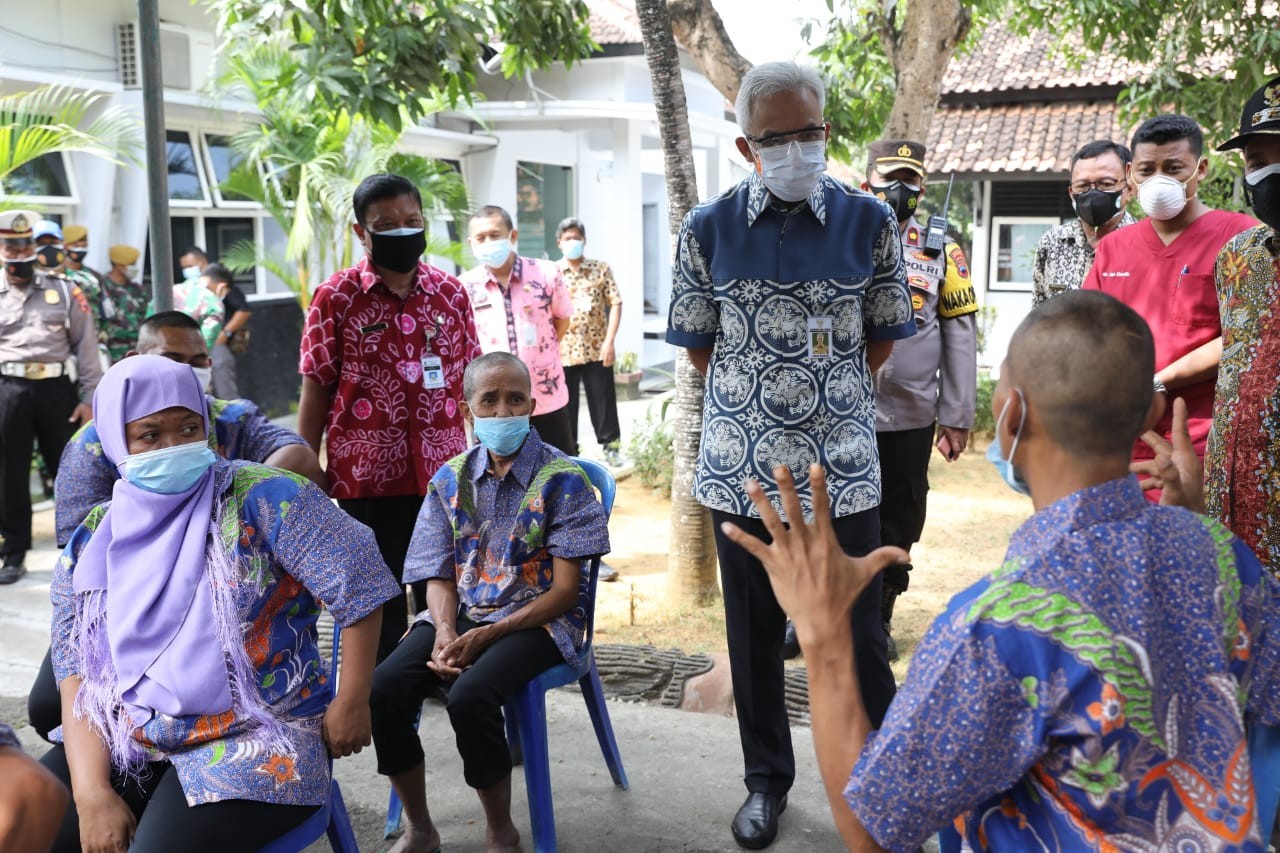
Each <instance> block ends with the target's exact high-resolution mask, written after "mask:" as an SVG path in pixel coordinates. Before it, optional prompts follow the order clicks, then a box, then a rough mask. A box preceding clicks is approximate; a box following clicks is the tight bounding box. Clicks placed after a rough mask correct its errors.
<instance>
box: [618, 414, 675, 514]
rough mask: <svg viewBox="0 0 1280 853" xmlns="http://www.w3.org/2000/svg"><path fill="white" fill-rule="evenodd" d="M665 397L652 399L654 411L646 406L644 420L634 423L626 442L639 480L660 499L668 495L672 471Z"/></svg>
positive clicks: (672, 449)
mask: <svg viewBox="0 0 1280 853" xmlns="http://www.w3.org/2000/svg"><path fill="white" fill-rule="evenodd" d="M669 402H670V401H669V400H662V401H660V402H655V403H654V405H656V406H659V409H658V412H657V413H656V414H655V413H654V406H650V407H649V409H648V410H647V411H646V412H645V413H644V420H642V421H640V422H639V423H637V424H636V425H635V428H634V429H633V430H632V433H631V440H630V442H629V443H628V445H627V456H628V457H630V459H631V462H632V464H633V465H635V470H636V476H637V477H638V478H639V479H640V482H641V483H643V484H644V485H646V486H648V487H649V488H651V489H653V490H654V491H655V492H657V493H658V494H660V495H662V496H663V497H664V498H670V497H671V477H672V475H673V474H674V473H675V450H674V448H673V440H672V439H673V437H672V434H671V424H669V423H667V421H666V417H667V405H668V403H669Z"/></svg>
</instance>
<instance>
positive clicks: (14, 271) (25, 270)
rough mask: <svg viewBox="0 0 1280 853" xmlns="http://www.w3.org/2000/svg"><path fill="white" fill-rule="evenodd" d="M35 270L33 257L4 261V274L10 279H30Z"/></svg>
mask: <svg viewBox="0 0 1280 853" xmlns="http://www.w3.org/2000/svg"><path fill="white" fill-rule="evenodd" d="M35 272H36V260H35V258H26V259H24V260H21V261H5V262H4V274H5V276H6V277H7V278H9V279H10V280H11V281H31V277H32V276H33V275H35Z"/></svg>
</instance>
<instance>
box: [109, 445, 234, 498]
mask: <svg viewBox="0 0 1280 853" xmlns="http://www.w3.org/2000/svg"><path fill="white" fill-rule="evenodd" d="M217 458H218V457H217V455H216V454H215V453H214V452H213V451H212V450H210V449H209V445H208V444H206V443H205V442H203V441H196V442H191V443H189V444H175V445H174V446H172V447H163V448H161V449H159V450H149V451H147V452H146V453H135V454H133V455H131V456H127V457H125V460H124V461H123V462H121V463H120V465H119V468H120V471H121V473H122V474H123V475H124V478H125V479H126V480H128V481H129V482H130V483H133V484H134V485H135V486H137V487H138V488H140V489H145V490H146V491H148V492H155V493H157V494H161V495H177V494H181V493H182V492H185V491H186V490H187V489H190V488H191V487H192V486H194V485H195V484H196V482H197V481H198V480H199V479H200V478H201V477H203V476H204V473H205V472H206V471H208V470H209V466H211V465H212V464H213V462H214V460H215V459H217Z"/></svg>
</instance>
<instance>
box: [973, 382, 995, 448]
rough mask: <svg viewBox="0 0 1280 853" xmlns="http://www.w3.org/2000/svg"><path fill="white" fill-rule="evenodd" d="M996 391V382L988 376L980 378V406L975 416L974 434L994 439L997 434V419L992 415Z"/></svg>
mask: <svg viewBox="0 0 1280 853" xmlns="http://www.w3.org/2000/svg"><path fill="white" fill-rule="evenodd" d="M995 390H996V381H995V380H994V379H992V378H991V377H990V376H989V375H988V374H985V373H984V374H982V375H981V376H979V377H978V405H977V409H976V410H975V411H974V415H973V432H974V434H975V435H982V436H985V437H987V438H992V437H994V436H995V434H996V419H995V418H994V417H993V416H992V414H991V395H992V394H993V393H994V392H995Z"/></svg>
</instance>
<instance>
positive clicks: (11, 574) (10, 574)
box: [0, 554, 27, 584]
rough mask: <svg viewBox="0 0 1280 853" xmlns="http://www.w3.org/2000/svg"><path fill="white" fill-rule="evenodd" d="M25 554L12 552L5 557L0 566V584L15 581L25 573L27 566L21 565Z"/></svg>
mask: <svg viewBox="0 0 1280 853" xmlns="http://www.w3.org/2000/svg"><path fill="white" fill-rule="evenodd" d="M25 556H26V554H13V555H10V556H8V557H6V558H5V560H4V565H3V566H0V584H10V583H17V581H18V579H19V578H21V577H22V576H23V575H25V574H26V573H27V567H26V566H25V565H23V558H24V557H25Z"/></svg>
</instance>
